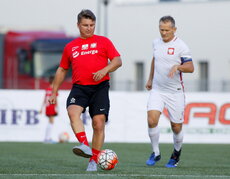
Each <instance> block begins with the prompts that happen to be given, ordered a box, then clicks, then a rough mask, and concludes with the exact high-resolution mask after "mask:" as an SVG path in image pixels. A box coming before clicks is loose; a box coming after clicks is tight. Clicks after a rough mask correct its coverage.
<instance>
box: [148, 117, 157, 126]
mask: <svg viewBox="0 0 230 179" xmlns="http://www.w3.org/2000/svg"><path fill="white" fill-rule="evenodd" d="M157 125H158V122H157V120H155V119H154V118H150V117H148V127H149V128H154V127H156V126H157Z"/></svg>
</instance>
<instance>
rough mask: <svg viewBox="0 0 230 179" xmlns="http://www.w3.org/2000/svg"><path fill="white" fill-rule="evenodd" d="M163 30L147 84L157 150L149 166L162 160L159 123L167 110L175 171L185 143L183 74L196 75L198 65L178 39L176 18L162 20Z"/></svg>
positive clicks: (171, 163) (171, 162)
mask: <svg viewBox="0 0 230 179" xmlns="http://www.w3.org/2000/svg"><path fill="white" fill-rule="evenodd" d="M159 30H160V34H161V38H158V39H156V40H154V42H153V59H152V64H151V69H150V74H149V79H148V81H147V83H146V88H147V90H151V91H150V96H149V100H148V105H147V111H148V112H147V116H148V134H149V137H150V141H151V144H152V150H153V152H152V154H151V155H150V157H149V159H148V160H147V161H146V164H147V165H149V166H153V165H155V163H156V162H158V161H159V160H160V159H161V154H160V150H159V136H160V131H159V128H158V122H159V118H160V115H161V113H162V112H163V109H164V107H165V108H167V110H168V113H169V117H170V122H171V128H172V131H173V141H174V150H173V153H172V155H171V157H170V159H169V161H168V163H167V164H166V165H165V166H166V167H168V168H173V167H176V166H177V164H178V162H179V159H180V154H181V147H182V141H183V131H182V124H183V121H184V107H185V98H184V87H183V81H182V72H183V73H192V72H193V71H194V66H193V62H192V57H191V54H190V50H189V48H188V47H187V45H186V44H185V43H184V42H183V41H182V40H181V39H179V38H178V37H176V36H175V32H176V27H175V20H174V19H173V17H171V16H164V17H162V18H161V19H160V21H159Z"/></svg>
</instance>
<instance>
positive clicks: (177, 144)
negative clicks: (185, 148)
mask: <svg viewBox="0 0 230 179" xmlns="http://www.w3.org/2000/svg"><path fill="white" fill-rule="evenodd" d="M183 138H184V133H183V131H182V130H181V131H180V132H179V133H178V134H175V133H173V141H174V149H176V151H180V149H181V147H182V142H183Z"/></svg>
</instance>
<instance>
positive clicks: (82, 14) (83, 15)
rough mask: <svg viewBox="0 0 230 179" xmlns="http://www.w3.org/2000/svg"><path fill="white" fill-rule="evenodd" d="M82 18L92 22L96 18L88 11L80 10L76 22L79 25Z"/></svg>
mask: <svg viewBox="0 0 230 179" xmlns="http://www.w3.org/2000/svg"><path fill="white" fill-rule="evenodd" d="M83 18H85V19H91V20H92V21H96V16H95V15H94V13H93V12H92V11H91V10H89V9H82V10H81V12H80V13H79V14H78V16H77V22H78V23H80V22H81V20H82V19H83Z"/></svg>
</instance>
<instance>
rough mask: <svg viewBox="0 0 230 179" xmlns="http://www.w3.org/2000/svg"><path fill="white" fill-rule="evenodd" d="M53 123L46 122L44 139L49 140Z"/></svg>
mask: <svg viewBox="0 0 230 179" xmlns="http://www.w3.org/2000/svg"><path fill="white" fill-rule="evenodd" d="M52 129H53V124H52V123H48V124H47V127H46V133H45V140H51V136H52Z"/></svg>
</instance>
